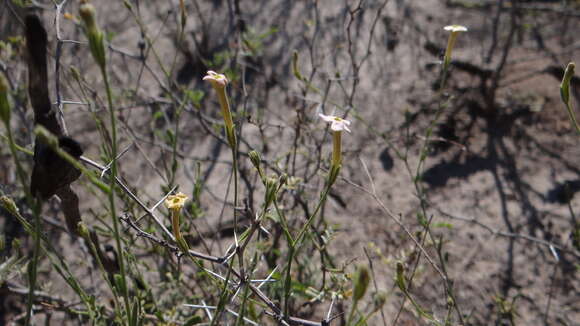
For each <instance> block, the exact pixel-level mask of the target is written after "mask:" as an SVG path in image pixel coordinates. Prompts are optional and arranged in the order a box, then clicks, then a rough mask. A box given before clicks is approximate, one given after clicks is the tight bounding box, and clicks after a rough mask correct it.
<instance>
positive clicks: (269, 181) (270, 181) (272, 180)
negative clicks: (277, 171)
mask: <svg viewBox="0 0 580 326" xmlns="http://www.w3.org/2000/svg"><path fill="white" fill-rule="evenodd" d="M278 185H279V184H278V178H276V177H275V176H271V177H269V178H266V195H265V199H264V207H265V208H268V206H270V204H271V203H272V202H273V201H274V199H276V194H277V193H278Z"/></svg>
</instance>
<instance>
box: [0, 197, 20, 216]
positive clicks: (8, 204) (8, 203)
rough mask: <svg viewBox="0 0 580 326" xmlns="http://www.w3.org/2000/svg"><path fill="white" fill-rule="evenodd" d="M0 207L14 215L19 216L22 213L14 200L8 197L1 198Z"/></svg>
mask: <svg viewBox="0 0 580 326" xmlns="http://www.w3.org/2000/svg"><path fill="white" fill-rule="evenodd" d="M0 206H2V207H3V208H4V209H5V210H7V211H9V212H10V214H12V215H18V214H20V212H19V211H18V206H16V203H15V202H14V200H12V198H10V197H8V196H1V197H0Z"/></svg>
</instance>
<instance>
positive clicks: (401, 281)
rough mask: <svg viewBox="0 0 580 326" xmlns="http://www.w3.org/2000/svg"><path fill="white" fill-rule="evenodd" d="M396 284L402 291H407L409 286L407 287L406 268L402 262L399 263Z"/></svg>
mask: <svg viewBox="0 0 580 326" xmlns="http://www.w3.org/2000/svg"><path fill="white" fill-rule="evenodd" d="M396 283H397V286H398V287H399V289H401V291H407V286H406V285H405V266H403V263H402V262H400V261H398V262H397V278H396Z"/></svg>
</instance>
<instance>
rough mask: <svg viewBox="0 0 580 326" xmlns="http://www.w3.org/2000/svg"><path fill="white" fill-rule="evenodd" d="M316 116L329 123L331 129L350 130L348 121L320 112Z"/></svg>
mask: <svg viewBox="0 0 580 326" xmlns="http://www.w3.org/2000/svg"><path fill="white" fill-rule="evenodd" d="M318 116H320V118H321V119H322V120H324V121H326V122H328V123H330V129H332V131H343V130H346V131H348V132H350V129H348V126H350V121H348V120H345V119H343V118H339V117H336V116H333V115H324V114H322V113H319V114H318Z"/></svg>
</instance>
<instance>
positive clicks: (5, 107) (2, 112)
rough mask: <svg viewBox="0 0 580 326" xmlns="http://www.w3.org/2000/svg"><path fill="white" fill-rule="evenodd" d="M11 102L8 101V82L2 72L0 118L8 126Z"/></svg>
mask: <svg viewBox="0 0 580 326" xmlns="http://www.w3.org/2000/svg"><path fill="white" fill-rule="evenodd" d="M10 111H11V109H10V103H9V102H8V82H7V81H6V78H4V76H3V75H1V74H0V119H2V121H4V124H6V126H8V124H9V123H10Z"/></svg>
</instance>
